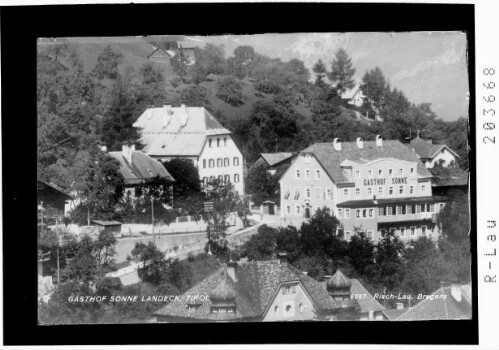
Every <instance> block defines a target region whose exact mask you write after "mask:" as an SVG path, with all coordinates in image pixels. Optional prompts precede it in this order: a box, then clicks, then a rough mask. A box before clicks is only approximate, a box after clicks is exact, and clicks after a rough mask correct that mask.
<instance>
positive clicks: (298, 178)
mask: <svg viewBox="0 0 499 350" xmlns="http://www.w3.org/2000/svg"><path fill="white" fill-rule="evenodd" d="M295 178H296V179H297V180H300V169H296V173H295Z"/></svg>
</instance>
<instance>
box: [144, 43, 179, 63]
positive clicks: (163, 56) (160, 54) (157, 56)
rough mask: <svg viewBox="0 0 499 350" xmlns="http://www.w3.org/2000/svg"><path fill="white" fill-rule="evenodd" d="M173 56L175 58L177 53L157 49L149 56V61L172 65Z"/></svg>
mask: <svg viewBox="0 0 499 350" xmlns="http://www.w3.org/2000/svg"><path fill="white" fill-rule="evenodd" d="M173 56H175V51H172V50H165V49H162V48H160V47H157V48H155V49H154V51H153V52H151V53H150V54H149V55H148V56H147V59H148V60H150V61H153V62H156V63H161V64H167V65H170V64H171V60H172V57H173Z"/></svg>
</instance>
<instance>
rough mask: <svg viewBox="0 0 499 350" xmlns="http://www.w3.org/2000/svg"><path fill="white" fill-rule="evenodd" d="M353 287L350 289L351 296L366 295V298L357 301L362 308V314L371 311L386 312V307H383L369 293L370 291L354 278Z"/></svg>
mask: <svg viewBox="0 0 499 350" xmlns="http://www.w3.org/2000/svg"><path fill="white" fill-rule="evenodd" d="M351 281H352V287H350V293H351V294H360V295H364V294H365V295H366V297H365V298H359V299H357V303H358V304H359V306H360V312H362V313H364V312H369V311H385V310H386V309H385V307H384V306H383V305H381V304H380V303H379V302H378V301H377V300H376V299H374V297H373V296H372V295H371V293H369V291H368V290H367V289H366V288H365V287H364V286H363V285H362V283H360V282H359V280H357V279H355V278H352V279H351Z"/></svg>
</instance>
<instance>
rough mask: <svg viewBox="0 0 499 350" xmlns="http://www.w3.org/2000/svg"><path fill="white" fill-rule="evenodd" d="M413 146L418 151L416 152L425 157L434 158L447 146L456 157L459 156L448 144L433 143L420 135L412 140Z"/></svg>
mask: <svg viewBox="0 0 499 350" xmlns="http://www.w3.org/2000/svg"><path fill="white" fill-rule="evenodd" d="M410 145H411V148H412V149H413V150H414V152H416V154H417V155H418V156H419V157H420V158H423V159H426V158H433V157H435V155H437V153H438V152H440V150H442V149H443V148H447V149H448V150H449V152H451V153H452V154H453V155H454V156H455V157H459V156H458V155H457V154H456V152H454V151H453V150H452V149H450V148H449V147H448V146H447V145H440V144H432V143H430V142H428V141H426V140H423V139H422V138H420V137H419V136H418V137H416V138H415V139H413V140H411V143H410Z"/></svg>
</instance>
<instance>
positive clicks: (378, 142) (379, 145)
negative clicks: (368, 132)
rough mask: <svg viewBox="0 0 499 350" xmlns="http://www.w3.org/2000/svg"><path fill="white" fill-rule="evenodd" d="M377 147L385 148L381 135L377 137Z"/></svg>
mask: <svg viewBox="0 0 499 350" xmlns="http://www.w3.org/2000/svg"><path fill="white" fill-rule="evenodd" d="M376 146H377V147H382V146H383V139H382V138H381V136H379V135H376Z"/></svg>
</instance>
